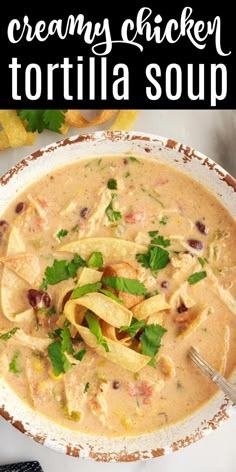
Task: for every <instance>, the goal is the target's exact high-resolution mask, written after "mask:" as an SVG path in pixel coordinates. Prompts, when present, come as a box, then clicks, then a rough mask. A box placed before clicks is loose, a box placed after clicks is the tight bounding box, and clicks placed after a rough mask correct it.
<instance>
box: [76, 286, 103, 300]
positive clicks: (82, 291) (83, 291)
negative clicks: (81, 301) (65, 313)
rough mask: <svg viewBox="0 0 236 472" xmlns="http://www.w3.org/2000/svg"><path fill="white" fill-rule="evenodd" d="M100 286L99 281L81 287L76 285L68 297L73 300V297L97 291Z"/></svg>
mask: <svg viewBox="0 0 236 472" xmlns="http://www.w3.org/2000/svg"><path fill="white" fill-rule="evenodd" d="M101 286H102V284H101V282H96V283H94V284H87V285H82V286H81V287H76V288H75V290H73V292H72V294H71V297H70V298H71V299H72V300H73V299H74V298H79V297H82V295H86V293H91V292H98V290H99V289H100V288H101Z"/></svg>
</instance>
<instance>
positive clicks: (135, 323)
mask: <svg viewBox="0 0 236 472" xmlns="http://www.w3.org/2000/svg"><path fill="white" fill-rule="evenodd" d="M144 325H145V320H140V321H139V320H137V318H135V317H134V316H133V318H132V320H131V324H130V326H121V327H120V329H119V333H121V332H122V331H126V333H129V334H130V336H131V338H132V339H133V338H134V337H135V336H136V334H137V332H138V331H139V330H140V329H141V328H143V327H144Z"/></svg>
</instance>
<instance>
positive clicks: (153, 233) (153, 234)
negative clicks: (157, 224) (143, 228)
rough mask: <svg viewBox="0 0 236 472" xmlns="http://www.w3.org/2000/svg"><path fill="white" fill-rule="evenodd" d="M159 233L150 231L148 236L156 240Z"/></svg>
mask: <svg viewBox="0 0 236 472" xmlns="http://www.w3.org/2000/svg"><path fill="white" fill-rule="evenodd" d="M158 233H159V231H158V229H156V230H154V231H148V234H149V236H151V238H154V237H155V236H156V235H157V234H158Z"/></svg>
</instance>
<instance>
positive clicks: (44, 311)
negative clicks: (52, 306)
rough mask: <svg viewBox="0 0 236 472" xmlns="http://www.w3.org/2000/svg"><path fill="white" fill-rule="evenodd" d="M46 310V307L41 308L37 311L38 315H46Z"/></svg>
mask: <svg viewBox="0 0 236 472" xmlns="http://www.w3.org/2000/svg"><path fill="white" fill-rule="evenodd" d="M46 311H47V310H46V308H45V307H41V308H39V309H38V310H37V313H38V314H40V313H46Z"/></svg>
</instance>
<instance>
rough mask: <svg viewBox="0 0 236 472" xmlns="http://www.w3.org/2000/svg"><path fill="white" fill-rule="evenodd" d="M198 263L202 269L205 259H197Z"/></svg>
mask: <svg viewBox="0 0 236 472" xmlns="http://www.w3.org/2000/svg"><path fill="white" fill-rule="evenodd" d="M198 262H199V263H200V264H201V266H202V267H204V265H205V263H206V262H207V261H206V259H202V257H198Z"/></svg>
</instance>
